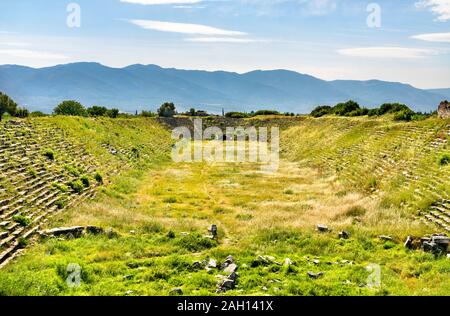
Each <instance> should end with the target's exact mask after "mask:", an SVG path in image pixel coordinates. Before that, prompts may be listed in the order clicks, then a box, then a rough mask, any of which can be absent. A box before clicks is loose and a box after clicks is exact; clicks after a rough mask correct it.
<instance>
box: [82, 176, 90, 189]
mask: <svg viewBox="0 0 450 316" xmlns="http://www.w3.org/2000/svg"><path fill="white" fill-rule="evenodd" d="M80 181H81V183H83V186H84V187H85V188H89V186H90V185H91V184H90V182H89V178H88V177H87V176H82V177H81V178H80Z"/></svg>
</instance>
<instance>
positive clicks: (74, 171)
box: [64, 165, 80, 177]
mask: <svg viewBox="0 0 450 316" xmlns="http://www.w3.org/2000/svg"><path fill="white" fill-rule="evenodd" d="M64 169H66V170H67V171H68V172H69V173H70V174H71V175H73V176H74V177H78V176H79V175H80V172H79V171H78V169H77V168H75V167H74V166H71V165H65V166H64Z"/></svg>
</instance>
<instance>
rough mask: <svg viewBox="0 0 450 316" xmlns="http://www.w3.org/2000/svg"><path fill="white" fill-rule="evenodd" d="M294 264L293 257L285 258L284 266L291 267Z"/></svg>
mask: <svg viewBox="0 0 450 316" xmlns="http://www.w3.org/2000/svg"><path fill="white" fill-rule="evenodd" d="M293 264H294V263H293V262H292V260H291V259H289V258H286V259H284V263H283V265H284V266H286V267H289V266H291V265H293Z"/></svg>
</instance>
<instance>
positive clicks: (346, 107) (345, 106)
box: [333, 100, 361, 116]
mask: <svg viewBox="0 0 450 316" xmlns="http://www.w3.org/2000/svg"><path fill="white" fill-rule="evenodd" d="M359 109H361V108H360V106H359V104H358V103H356V102H355V101H352V100H349V101H347V102H345V103H338V104H336V106H335V107H334V108H333V113H334V114H336V115H341V116H347V115H348V114H349V113H351V112H353V111H357V110H359Z"/></svg>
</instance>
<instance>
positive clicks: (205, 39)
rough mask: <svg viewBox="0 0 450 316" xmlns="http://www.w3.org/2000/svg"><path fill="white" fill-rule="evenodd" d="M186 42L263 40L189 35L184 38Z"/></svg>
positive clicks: (254, 41) (255, 41)
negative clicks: (189, 36)
mask: <svg viewBox="0 0 450 316" xmlns="http://www.w3.org/2000/svg"><path fill="white" fill-rule="evenodd" d="M185 41H187V42H197V43H236V44H239V43H262V42H267V41H265V40H258V39H251V38H236V37H191V38H186V39H185Z"/></svg>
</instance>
